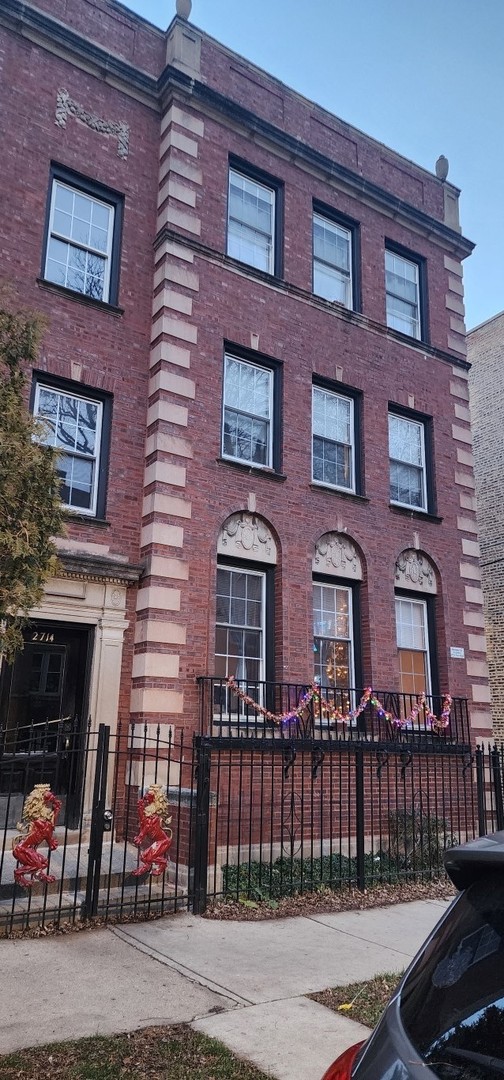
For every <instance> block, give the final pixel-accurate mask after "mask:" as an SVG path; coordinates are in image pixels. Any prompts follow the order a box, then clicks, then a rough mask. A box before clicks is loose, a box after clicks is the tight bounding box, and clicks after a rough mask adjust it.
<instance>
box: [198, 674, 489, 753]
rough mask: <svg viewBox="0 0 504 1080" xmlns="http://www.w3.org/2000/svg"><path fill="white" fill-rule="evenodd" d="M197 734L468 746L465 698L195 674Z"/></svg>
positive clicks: (467, 713) (467, 719)
mask: <svg viewBox="0 0 504 1080" xmlns="http://www.w3.org/2000/svg"><path fill="white" fill-rule="evenodd" d="M197 681H198V685H199V691H200V734H201V735H217V736H223V735H228V736H233V737H243V736H255V737H259V736H263V737H266V738H274V739H282V740H285V739H291V738H293V737H297V738H299V737H303V736H309V737H313V738H317V739H324V740H329V741H342V742H356V741H357V742H362V741H367V742H376V741H389V740H390V739H393V740H395V741H402V742H404V741H409V742H411V741H414V740H416V739H419V740H420V741H421V742H424V743H425V742H427V743H429V744H434V743H435V744H439V743H445V744H453V743H457V744H458V745H461V744H464V745H469V743H470V722H469V712H468V708H467V699H466V698H459V697H454V698H451V697H450V698H448V697H447V696H446V695H445V696H439V695H437V696H429V695H421V696H420V697H419V696H417V695H413V694H401V693H398V692H397V691H392V690H377V691H376V692H375V691H374V690H373V691H372V692H370V691H369V690H368V689H366V688H365V687H364V688H360V689H359V688H355V687H354V688H352V687H343V688H336V687H334V686H316V685H315V684H311V685H310V684H308V683H286V682H254V681H251V680H250V679H236V680H233V685H230V683H229V680H227V679H224V678H215V677H212V676H201V677H200V678H198V680H197Z"/></svg>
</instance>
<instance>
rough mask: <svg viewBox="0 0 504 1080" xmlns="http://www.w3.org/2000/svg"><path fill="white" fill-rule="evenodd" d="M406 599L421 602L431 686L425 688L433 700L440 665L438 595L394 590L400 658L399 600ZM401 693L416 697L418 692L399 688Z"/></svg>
mask: <svg viewBox="0 0 504 1080" xmlns="http://www.w3.org/2000/svg"><path fill="white" fill-rule="evenodd" d="M398 600H406V601H408V602H409V603H414V604H421V605H422V608H423V611H424V617H423V626H424V634H425V636H426V644H427V648H426V650H425V656H426V658H427V678H428V681H429V686H428V687H427V686H425V687H424V688H423V689H424V690H425V693H426V695H427V698H430V699H431V700H432V699H433V698H435V697H437V696H438V690H439V688H438V665H437V648H436V632H435V609H434V604H435V600H436V597H435V596H434V595H427V594H422V593H420V592H417V593H412V592H408V591H407V590H404V589H395V590H394V621H395V641H396V649H397V655H398V659H399V651H400V646H399V642H398V640H397V601H398ZM409 651H410V652H420V651H421V650H420V649H411V650H409ZM399 693H400V694H402V695H404V696H405V697H412V698H416V696H417V695H416V694H409V693H407V692H406V691H404V690H402V688H401V689H400V690H399Z"/></svg>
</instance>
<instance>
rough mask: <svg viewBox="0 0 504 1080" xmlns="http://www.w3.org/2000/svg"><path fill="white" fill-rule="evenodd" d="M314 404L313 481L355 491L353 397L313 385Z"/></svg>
mask: <svg viewBox="0 0 504 1080" xmlns="http://www.w3.org/2000/svg"><path fill="white" fill-rule="evenodd" d="M312 407H313V419H312V439H313V466H312V470H313V471H312V476H313V480H314V482H315V483H319V484H327V485H329V486H330V487H339V488H344V489H345V490H346V491H355V430H354V428H355V425H354V402H353V399H352V398H350V397H344V396H343V395H342V394H336V393H333V392H332V391H330V390H324V389H322V388H321V387H319V386H314V387H313V397H312Z"/></svg>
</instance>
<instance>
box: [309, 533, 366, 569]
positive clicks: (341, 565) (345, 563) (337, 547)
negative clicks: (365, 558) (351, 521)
mask: <svg viewBox="0 0 504 1080" xmlns="http://www.w3.org/2000/svg"><path fill="white" fill-rule="evenodd" d="M313 570H314V571H315V572H316V573H319V574H333V575H334V577H344V578H351V579H352V580H353V581H362V564H361V560H360V556H359V553H358V551H357V548H356V547H355V544H354V543H353V541H352V540H350V537H348V536H346V535H345V533H337V532H328V533H324V535H323V536H321V537H320V538H319V540H317V543H316V544H315V555H314V556H313Z"/></svg>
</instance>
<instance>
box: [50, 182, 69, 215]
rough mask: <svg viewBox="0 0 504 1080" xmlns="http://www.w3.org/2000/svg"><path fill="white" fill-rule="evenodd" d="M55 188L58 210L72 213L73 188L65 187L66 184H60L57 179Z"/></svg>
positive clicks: (55, 202)
mask: <svg viewBox="0 0 504 1080" xmlns="http://www.w3.org/2000/svg"><path fill="white" fill-rule="evenodd" d="M55 188H56V193H55V199H54V205H55V207H57V208H58V210H64V211H65V212H66V213H67V214H71V213H72V212H73V191H72V190H71V188H68V187H65V186H64V184H60V183H58V182H57V181H56V184H55Z"/></svg>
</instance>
